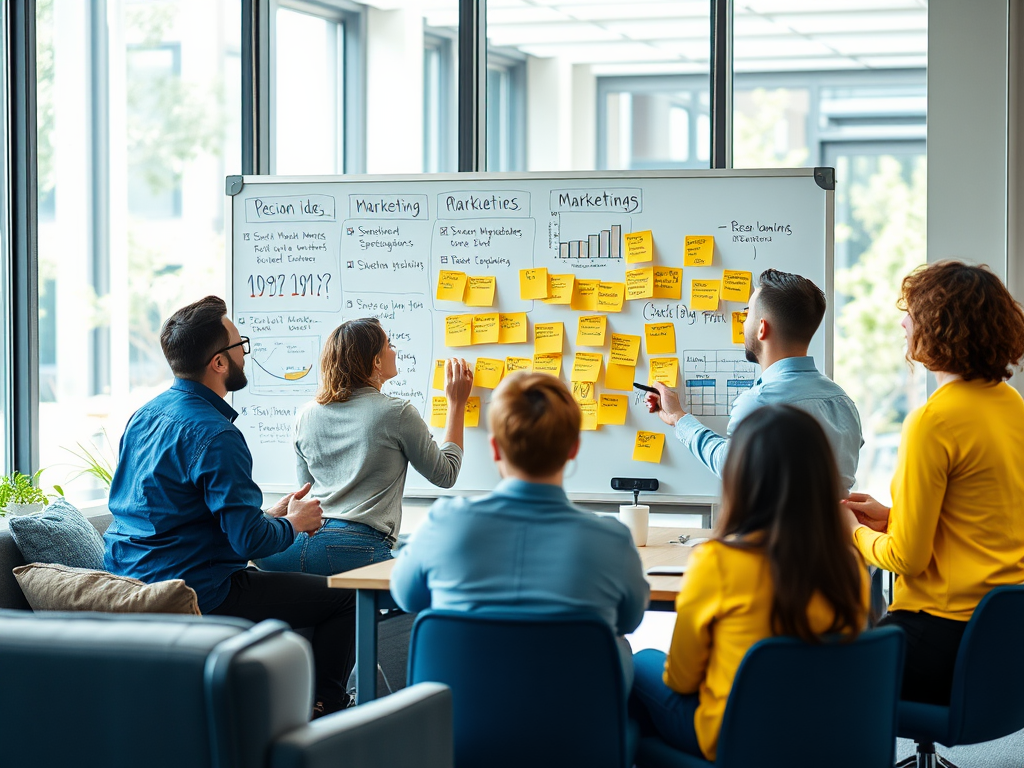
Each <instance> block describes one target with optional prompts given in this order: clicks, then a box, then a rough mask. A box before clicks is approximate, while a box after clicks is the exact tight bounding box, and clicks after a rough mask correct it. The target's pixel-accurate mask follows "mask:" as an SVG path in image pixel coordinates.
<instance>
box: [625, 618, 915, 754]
mask: <svg viewBox="0 0 1024 768" xmlns="http://www.w3.org/2000/svg"><path fill="white" fill-rule="evenodd" d="M903 645H904V640H903V633H902V632H901V631H900V630H898V629H896V628H894V627H885V628H884V629H875V630H871V631H869V632H865V633H863V634H862V635H861V636H860V637H858V638H857V639H856V640H855V641H853V642H842V641H841V640H837V641H834V642H827V643H823V644H821V645H809V644H807V643H804V642H802V641H800V640H797V639H795V638H789V637H773V638H770V639H768V640H762V641H761V642H759V643H757V644H756V645H754V647H752V648H751V649H750V650H749V651H748V652H747V655H746V656H745V657H744V658H743V662H742V663H741V664H740V668H739V670H737V672H736V680H735V682H734V683H733V687H732V691H731V693H730V694H729V701H728V703H727V705H726V708H725V716H724V717H723V718H722V729H721V731H720V733H719V737H718V755H717V758H716V759H715V762H713V763H712V762H709V761H707V760H703V759H701V758H699V757H693V756H691V755H688V754H685V753H683V752H680V751H678V750H676V749H673V748H672V747H670V746H668V745H667V744H666V743H665V742H664V741H662V740H661V739H659V738H657V737H653V736H647V737H644V738H642V739H640V746H639V749H638V751H637V759H636V765H637V768H752V766H757V768H805V767H806V768H819V766H821V765H828V766H829V768H891V767H892V764H893V762H894V760H895V749H896V701H897V696H898V692H899V681H900V680H901V679H902V676H903Z"/></svg>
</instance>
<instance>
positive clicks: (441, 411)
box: [430, 396, 480, 428]
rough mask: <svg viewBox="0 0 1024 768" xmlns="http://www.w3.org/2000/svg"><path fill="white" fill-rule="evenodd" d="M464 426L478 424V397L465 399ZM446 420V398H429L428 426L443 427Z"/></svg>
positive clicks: (475, 425)
mask: <svg viewBox="0 0 1024 768" xmlns="http://www.w3.org/2000/svg"><path fill="white" fill-rule="evenodd" d="M464 413H465V417H464V418H465V422H464V423H465V426H467V427H479V426H480V398H479V397H471V398H469V400H467V401H466V409H465V411H464ZM447 422H448V398H447V397H437V396H435V397H432V398H431V400H430V426H432V427H439V428H444V425H445V424H446V423H447Z"/></svg>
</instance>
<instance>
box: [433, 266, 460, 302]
mask: <svg viewBox="0 0 1024 768" xmlns="http://www.w3.org/2000/svg"><path fill="white" fill-rule="evenodd" d="M465 291H466V273H465V272H453V271H452V270H448V269H442V270H441V271H440V272H439V273H438V275H437V298H438V299H440V300H441V301H462V294H463V293H465Z"/></svg>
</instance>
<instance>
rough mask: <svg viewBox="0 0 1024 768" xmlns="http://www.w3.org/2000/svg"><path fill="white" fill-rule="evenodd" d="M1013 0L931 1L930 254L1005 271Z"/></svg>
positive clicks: (1002, 273) (1000, 272) (1003, 273)
mask: <svg viewBox="0 0 1024 768" xmlns="http://www.w3.org/2000/svg"><path fill="white" fill-rule="evenodd" d="M1007 8H1008V4H1007V0H971V2H969V3H967V2H963V0H931V2H930V3H929V4H928V261H929V262H933V261H939V260H941V259H945V258H950V257H958V258H963V259H966V260H969V261H974V262H979V263H986V264H988V265H989V266H990V267H991V268H992V269H993V271H995V272H996V273H997V274H998V275H999V276H1000V277H1002V278H1004V279H1005V278H1006V253H1007V250H1006V246H1007V72H1008V64H1007V57H1008V52H1007Z"/></svg>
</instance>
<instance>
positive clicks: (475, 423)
mask: <svg viewBox="0 0 1024 768" xmlns="http://www.w3.org/2000/svg"><path fill="white" fill-rule="evenodd" d="M465 414H466V416H465V422H464V424H465V426H467V427H479V426H480V398H479V397H471V398H469V400H467V401H466V410H465Z"/></svg>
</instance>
